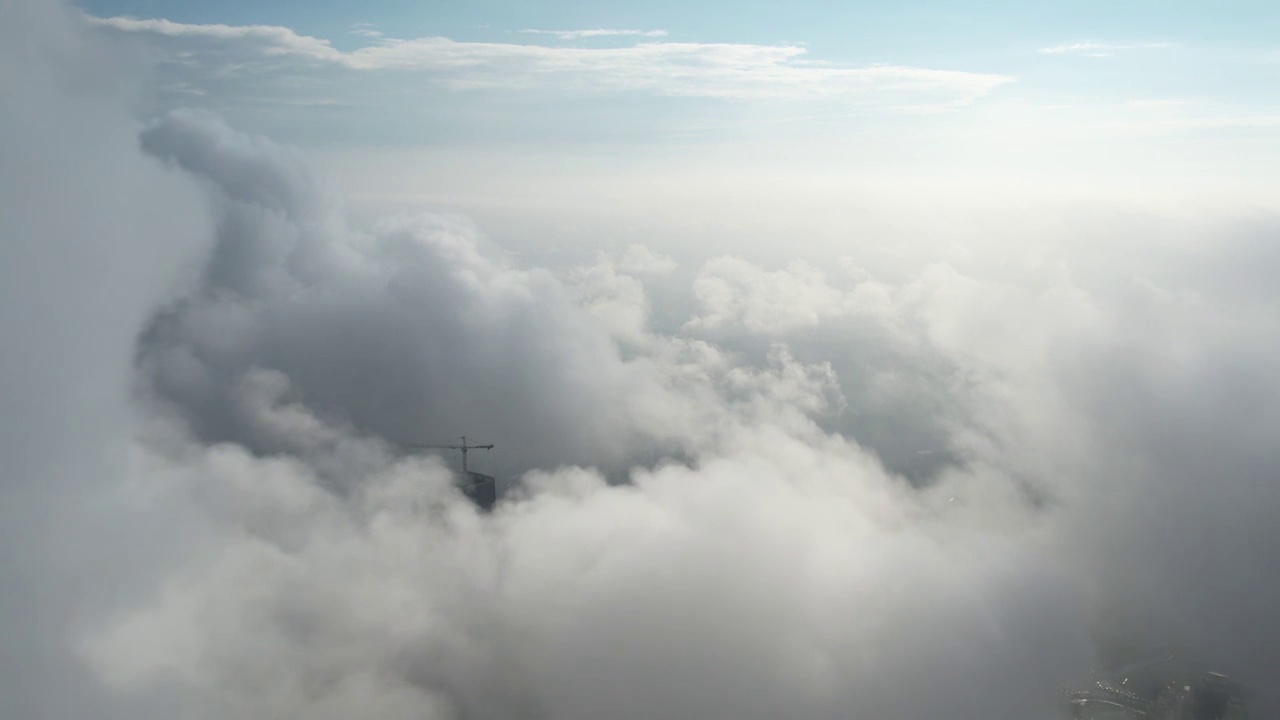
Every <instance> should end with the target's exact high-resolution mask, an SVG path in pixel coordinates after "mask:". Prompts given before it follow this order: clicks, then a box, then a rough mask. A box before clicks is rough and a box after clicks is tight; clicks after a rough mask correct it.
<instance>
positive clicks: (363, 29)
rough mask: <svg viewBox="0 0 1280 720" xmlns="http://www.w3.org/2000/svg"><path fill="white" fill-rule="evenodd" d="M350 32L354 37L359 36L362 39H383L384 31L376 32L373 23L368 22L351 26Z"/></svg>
mask: <svg viewBox="0 0 1280 720" xmlns="http://www.w3.org/2000/svg"><path fill="white" fill-rule="evenodd" d="M349 32H350V33H351V34H352V35H359V36H361V37H367V38H380V37H382V31H381V30H374V29H373V23H367V22H361V23H355V24H354V25H352V26H351V30H350V31H349Z"/></svg>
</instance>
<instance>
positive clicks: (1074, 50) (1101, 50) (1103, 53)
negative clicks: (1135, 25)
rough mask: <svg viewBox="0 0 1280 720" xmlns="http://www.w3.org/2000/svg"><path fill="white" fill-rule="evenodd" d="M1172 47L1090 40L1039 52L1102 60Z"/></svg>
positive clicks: (1152, 43)
mask: <svg viewBox="0 0 1280 720" xmlns="http://www.w3.org/2000/svg"><path fill="white" fill-rule="evenodd" d="M1173 46H1174V45H1173V43H1168V42H1146V43H1100V42H1093V41H1091V40H1090V41H1085V42H1076V43H1064V44H1062V45H1051V46H1049V47H1043V48H1040V52H1042V53H1044V54H1045V55H1084V56H1086V57H1096V58H1104V57H1111V56H1112V55H1114V54H1116V53H1118V52H1129V51H1132V50H1163V49H1165V48H1171V47H1173Z"/></svg>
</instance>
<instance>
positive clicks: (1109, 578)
mask: <svg viewBox="0 0 1280 720" xmlns="http://www.w3.org/2000/svg"><path fill="white" fill-rule="evenodd" d="M0 41H3V42H2V43H0V47H3V50H2V51H0V52H3V54H4V58H5V62H4V63H3V66H2V67H3V70H0V79H2V81H3V85H2V86H0V89H3V91H4V95H5V97H6V98H7V99H11V100H10V101H7V102H6V103H5V104H4V107H3V108H2V109H0V138H3V145H4V147H5V148H7V149H9V150H7V152H8V153H9V154H7V156H6V162H5V163H3V165H0V236H2V237H3V242H2V244H0V293H3V299H4V302H3V303H0V331H3V333H4V338H5V343H4V348H5V349H4V352H3V355H2V356H0V357H2V361H0V393H2V395H3V398H4V400H5V402H4V404H3V421H2V422H0V458H2V459H3V467H4V472H3V474H2V475H0V493H2V494H3V510H2V511H0V512H2V513H3V518H4V527H3V530H0V533H2V534H0V537H3V544H4V548H5V557H6V562H5V563H4V565H3V568H2V569H0V629H2V630H3V638H4V642H3V644H2V649H0V658H3V673H0V675H2V676H3V679H0V688H2V689H3V693H0V708H3V714H5V715H6V716H13V717H59V718H90V717H93V718H100V717H121V718H124V717H129V718H160V717H174V716H179V717H192V718H222V717H243V718H253V719H257V718H262V719H267V718H295V717H314V718H334V719H337V718H348V717H353V716H359V717H366V718H371V719H373V720H399V719H401V718H404V719H408V718H427V719H430V720H436V719H454V718H456V719H459V720H461V719H466V718H484V719H489V718H494V719H502V718H511V719H517V718H546V719H547V720H562V719H563V720H574V719H577V718H583V719H586V718H601V717H611V718H655V717H670V718H697V719H699V720H704V719H707V720H710V719H714V718H777V717H801V718H836V717H848V718H886V717H888V718H931V717H948V718H973V719H974V720H977V719H979V718H983V719H986V718H1011V719H1013V718H1018V719H1026V718H1053V717H1057V716H1059V714H1060V713H1061V693H1060V690H1061V688H1062V687H1063V685H1064V684H1068V683H1072V682H1076V681H1078V680H1079V679H1081V678H1082V677H1084V676H1085V674H1086V673H1087V672H1088V671H1089V670H1090V669H1091V668H1094V667H1097V666H1099V665H1103V666H1105V665H1110V664H1117V663H1121V662H1125V661H1128V660H1132V659H1136V658H1140V657H1144V656H1146V655H1150V654H1153V653H1157V652H1162V651H1164V650H1167V649H1169V648H1176V649H1178V650H1179V651H1180V652H1182V653H1185V654H1187V655H1188V656H1192V657H1195V658H1196V659H1197V660H1199V661H1201V662H1204V663H1206V664H1208V665H1210V666H1212V667H1213V668H1215V669H1219V670H1222V671H1224V672H1229V673H1231V674H1232V675H1234V676H1238V677H1239V678H1240V679H1242V680H1243V681H1245V682H1247V683H1250V684H1251V685H1252V686H1253V688H1254V691H1255V693H1256V694H1257V695H1258V697H1257V698H1256V702H1257V710H1258V711H1259V712H1260V713H1261V716H1269V714H1271V713H1274V712H1276V710H1277V708H1278V707H1280V698H1277V697H1276V696H1275V692H1274V690H1273V688H1272V687H1270V683H1269V682H1268V681H1269V679H1270V678H1271V677H1273V676H1274V674H1275V673H1276V672H1277V671H1280V656H1278V655H1277V650H1276V649H1275V648H1277V647H1280V637H1277V635H1280V627H1278V626H1277V623H1276V622H1275V620H1274V618H1273V615H1274V610H1273V608H1275V607H1278V606H1280V580H1277V579H1276V578H1280V572H1278V571H1280V567H1278V565H1280V559H1278V558H1280V531H1277V530H1276V529H1275V523H1274V521H1273V518H1274V515H1275V513H1276V511H1277V510H1280V487H1278V486H1277V483H1276V468H1277V467H1280V458H1278V457H1277V452H1278V451H1277V449H1276V448H1277V447H1280V417H1278V415H1280V411H1277V409H1276V408H1277V401H1278V400H1280V378H1278V377H1277V375H1276V373H1275V372H1274V370H1275V368H1276V367H1280V345H1277V343H1276V342H1275V338H1277V337H1280V327H1278V325H1280V312H1277V310H1280V307H1278V306H1280V302H1278V300H1280V298H1278V297H1277V294H1276V291H1275V289H1274V284H1273V283H1272V282H1271V277H1270V273H1269V268H1270V267H1273V266H1274V262H1273V261H1274V259H1275V250H1274V248H1275V244H1274V243H1275V241H1276V237H1275V235H1276V232H1277V228H1280V224H1277V220H1278V219H1280V218H1277V216H1276V214H1275V213H1274V212H1273V211H1271V210H1267V209H1265V208H1263V209H1258V208H1254V209H1251V210H1248V211H1241V210H1240V209H1239V208H1236V209H1234V210H1225V209H1223V208H1222V207H1221V206H1217V207H1215V206H1211V205H1204V206H1197V207H1190V208H1188V207H1183V208H1179V209H1178V210H1177V211H1162V210H1161V209H1160V208H1159V207H1158V206H1143V207H1141V208H1134V207H1133V206H1130V205H1123V204H1122V205H1119V206H1117V205H1115V204H1106V203H1103V202H1101V201H1091V203H1086V204H1080V203H1077V204H1075V205H1074V208H1075V209H1074V210H1073V211H1072V212H1070V213H1059V212H1053V213H1052V214H1050V213H1051V212H1052V211H1050V210H1047V209H1045V208H1047V207H1048V206H1047V205H1040V206H1036V207H1035V208H1033V209H1032V210H1023V211H1019V210H1017V209H1009V210H1002V211H1001V213H1000V214H997V215H991V214H983V213H987V212H988V211H989V210H990V207H991V205H992V204H997V205H998V204H999V203H998V202H997V199H989V200H988V203H987V204H985V205H983V208H984V209H983V210H982V211H981V212H979V211H977V210H975V211H974V213H972V214H968V215H965V214H964V213H963V211H962V209H960V210H957V209H956V205H957V204H961V205H962V204H963V203H957V202H956V200H955V198H942V197H938V198H934V197H932V196H930V195H929V194H928V193H927V192H925V191H924V190H921V191H920V195H919V196H918V197H916V198H914V201H913V202H914V206H915V207H917V208H918V207H928V206H930V203H935V202H936V203H937V205H938V206H939V207H942V206H946V207H947V208H949V209H948V210H947V211H946V213H943V214H942V215H941V218H940V219H938V220H936V221H930V220H922V219H920V218H918V217H914V216H910V210H909V209H902V210H901V213H902V214H903V216H902V217H899V218H896V219H894V217H893V216H894V214H895V213H898V212H899V210H900V208H899V206H897V205H889V206H884V207H880V208H879V209H878V210H876V213H878V214H879V215H880V216H883V217H888V218H889V219H888V220H886V221H884V222H883V223H880V224H878V225H877V227H878V228H879V234H877V235H875V236H874V237H863V238H859V237H855V236H852V235H850V236H849V237H848V239H846V240H841V239H832V238H833V237H834V236H827V237H825V238H821V237H809V236H806V234H805V233H803V232H800V231H798V230H797V231H796V232H794V233H792V234H790V235H787V236H786V237H779V238H776V239H775V240H774V241H773V242H765V241H764V240H762V239H760V237H759V236H756V237H752V238H750V239H743V240H742V241H741V242H739V243H737V244H735V243H734V242H733V237H734V236H733V235H732V229H733V227H734V226H735V221H736V222H739V223H740V222H741V218H737V219H735V218H734V217H731V216H730V215H731V213H729V212H728V211H726V210H725V208H724V206H720V205H716V204H714V203H709V204H707V205H706V206H705V207H703V208H702V212H703V213H704V215H705V217H704V220H705V222H704V223H703V225H702V226H703V227H704V228H706V229H707V233H708V239H707V242H706V243H704V244H695V245H692V246H689V245H686V244H684V243H681V242H674V241H673V240H672V237H673V236H672V235H666V234H664V233H663V230H662V227H663V226H662V222H658V221H655V223H654V225H653V226H645V225H637V224H635V223H634V222H632V221H633V220H634V218H635V217H636V216H638V215H642V214H644V213H645V212H646V211H647V209H648V208H649V207H651V204H652V203H655V202H659V201H658V200H654V196H652V195H651V196H646V197H645V198H641V199H637V200H634V201H633V202H632V203H631V204H627V202H626V200H627V198H626V197H625V196H621V197H622V199H621V200H619V207H620V208H621V209H618V210H617V211H616V217H615V218H614V219H615V221H616V223H617V232H616V234H613V235H608V236H605V235H601V236H600V237H599V239H598V240H595V241H592V240H590V238H587V239H583V238H582V237H581V236H580V235H574V237H573V244H574V249H573V250H572V251H562V250H563V248H564V247H565V246H564V245H560V246H557V245H556V243H557V242H566V241H565V239H564V238H563V237H561V238H560V239H559V240H557V239H556V238H554V237H550V236H551V235H554V234H555V231H554V229H553V228H554V227H555V225H541V226H539V225H538V224H536V223H523V224H522V223H519V222H512V223H510V224H506V225H503V224H502V223H501V221H500V220H499V219H497V216H496V215H493V216H490V215H486V214H485V213H484V212H477V213H476V214H475V217H469V216H467V215H466V214H463V213H462V212H460V211H461V210H462V209H463V208H460V207H458V206H456V205H453V206H450V205H449V204H448V203H441V204H439V206H438V207H435V208H433V209H427V210H424V209H423V208H399V209H398V210H397V211H395V212H385V213H382V212H370V211H368V209H367V208H366V209H365V210H362V211H360V212H354V211H352V210H351V209H350V207H349V203H350V201H349V199H348V198H347V197H346V194H347V193H346V192H345V190H344V189H343V185H344V181H342V180H340V179H337V178H335V177H333V176H332V175H331V174H327V173H326V171H325V170H324V169H322V168H321V167H320V166H321V165H323V163H319V162H317V161H316V160H315V158H314V157H313V156H311V155H309V154H308V153H307V152H306V151H304V150H301V149H298V148H292V147H290V146H289V145H288V144H287V143H286V142H281V138H276V139H272V138H268V137H265V136H261V135H255V134H252V133H249V132H245V131H243V130H240V129H237V128H236V127H233V126H232V125H230V124H228V123H227V121H226V120H224V119H223V118H222V117H220V116H219V115H217V114H215V113H212V112H209V111H207V110H191V109H175V110H172V111H168V112H164V113H162V114H159V115H153V114H145V113H144V114H145V117H141V118H139V117H138V115H139V113H138V112H137V109H138V107H139V104H138V103H137V102H136V99H137V97H138V95H139V92H140V90H139V87H140V86H141V85H142V84H143V83H145V79H146V77H147V76H146V72H147V70H146V66H145V65H144V64H140V63H139V62H138V58H137V57H136V56H135V55H133V54H131V53H129V52H127V51H126V50H124V49H122V48H121V47H120V46H118V44H117V42H116V41H115V40H112V39H110V38H104V37H103V36H101V35H99V34H95V33H94V32H93V31H92V30H91V29H89V28H87V27H86V26H85V25H84V23H83V21H82V20H81V19H80V18H78V17H77V16H75V15H73V14H72V13H70V12H69V11H66V10H65V9H62V8H59V7H57V6H53V5H48V4H44V3H36V2H19V3H18V4H17V5H15V6H13V7H11V8H8V9H6V10H5V21H4V22H0ZM286 139H287V138H286ZM346 182H349V180H348V181H346ZM726 192H728V191H726ZM729 194H730V195H731V193H729ZM584 197H585V198H586V200H584V201H582V202H579V203H577V204H572V203H570V204H567V205H563V206H560V205H555V206H550V205H549V206H547V207H541V208H535V210H536V212H537V213H539V214H541V215H542V216H554V217H555V218H556V219H557V221H558V222H560V221H562V222H563V223H564V224H566V225H572V224H573V223H575V222H586V223H588V226H591V225H590V224H591V223H596V224H600V223H605V222H606V221H608V219H609V217H610V216H609V213H608V212H603V211H598V210H597V211H593V210H591V209H590V207H588V206H590V205H591V202H590V200H591V197H592V196H591V194H590V192H588V191H587V190H586V189H584ZM695 198H696V196H695ZM535 199H536V196H535ZM690 202H692V201H690ZM428 204H429V203H428ZM784 207H786V203H776V204H774V205H769V204H768V203H767V202H764V201H762V202H761V203H758V204H753V206H752V213H758V214H760V215H762V216H766V215H767V216H768V221H769V224H768V227H769V228H787V227H791V228H796V229H798V228H804V227H810V226H811V225H812V223H813V218H812V217H803V216H800V215H799V214H797V215H795V216H791V215H788V214H786V213H784V212H782V211H781V208H784ZM770 208H772V211H771V210H770ZM669 209H670V208H669ZM696 210H697V208H695V209H694V211H696ZM694 211H686V209H684V208H681V209H679V210H678V211H675V210H673V211H672V212H676V213H677V214H679V213H686V212H694ZM770 212H772V214H770ZM947 213H959V215H960V216H963V217H966V218H968V219H969V222H970V223H971V224H970V225H968V226H966V227H963V228H962V227H961V226H959V225H957V224H955V223H953V222H952V219H953V218H954V217H956V216H955V215H950V214H947ZM1036 213H1041V214H1039V215H1036ZM1028 215H1032V217H1027V216H1028ZM506 217H508V219H509V218H510V217H513V216H512V215H510V214H508V215H507V216H506ZM667 217H668V219H669V216H667ZM686 217H687V215H686ZM993 217H997V218H1005V219H1006V220H1007V219H1008V218H1014V217H1021V218H1022V219H1021V220H1019V221H1017V222H1012V221H1010V222H1004V221H1000V222H995V223H994V224H998V225H1000V227H1001V230H1000V232H999V234H997V235H993V236H992V237H988V238H986V239H985V240H981V239H976V238H975V237H974V234H976V232H977V229H981V228H983V227H990V226H991V225H990V224H991V223H993V221H992V219H991V218H993ZM584 218H585V220H584ZM831 218H832V216H826V219H827V220H829V221H831V222H836V220H832V219H831ZM866 222H871V221H866ZM876 222H879V221H876ZM486 223H489V224H488V225H487V224H486ZM669 225H670V227H668V228H667V229H668V230H670V231H671V233H674V234H683V235H681V236H682V237H684V236H687V234H688V233H690V232H691V227H693V226H692V225H689V224H683V225H682V224H680V223H674V224H672V223H669ZM491 227H496V228H499V229H498V230H493V229H490V228H491ZM578 227H579V228H581V227H582V226H578ZM549 228H552V229H549ZM637 228H640V229H642V230H646V232H647V231H649V230H652V235H653V236H652V237H644V236H643V235H644V233H640V232H638V231H637ZM579 232H581V231H580V230H579ZM522 233H523V236H522ZM712 234H718V237H716V238H712V237H710V235H712ZM744 237H745V236H744ZM806 237H809V239H807V240H806ZM464 433H465V434H466V435H467V437H468V439H470V440H473V441H479V442H484V443H489V442H492V443H494V444H495V446H496V447H495V448H494V450H492V451H489V452H487V453H484V454H479V453H477V454H475V455H472V456H470V458H469V460H470V462H471V463H472V464H473V467H475V468H476V469H480V470H482V471H484V472H487V473H490V474H493V475H496V476H498V477H500V478H501V479H502V480H503V481H504V484H505V485H506V486H507V487H508V491H507V493H506V495H505V497H504V498H503V499H502V501H501V502H500V503H499V504H498V506H497V507H495V508H494V509H493V511H492V512H482V511H480V510H479V509H477V508H476V507H474V506H473V505H472V504H471V503H470V502H468V501H467V499H466V498H465V497H464V496H463V495H462V493H461V492H459V491H458V489H457V488H456V486H455V484H454V475H453V471H454V469H455V468H456V458H451V457H449V456H448V455H445V454H439V453H430V452H425V451H423V450H421V449H416V448H415V447H414V446H415V445H422V444H434V443H440V442H447V441H450V440H451V439H452V438H456V437H457V436H460V435H462V434H464Z"/></svg>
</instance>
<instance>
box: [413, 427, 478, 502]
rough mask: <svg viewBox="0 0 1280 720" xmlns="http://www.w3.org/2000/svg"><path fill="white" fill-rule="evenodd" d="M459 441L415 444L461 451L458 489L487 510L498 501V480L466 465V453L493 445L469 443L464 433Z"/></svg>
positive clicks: (417, 446) (429, 448) (434, 448)
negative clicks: (460, 472)
mask: <svg viewBox="0 0 1280 720" xmlns="http://www.w3.org/2000/svg"><path fill="white" fill-rule="evenodd" d="M459 439H460V440H461V441H462V442H461V443H446V444H442V445H415V446H414V447H416V448H421V449H427V450H458V451H460V452H461V453H462V474H461V476H460V477H459V478H458V489H460V490H462V494H463V495H466V496H467V497H468V498H470V499H471V502H473V503H475V504H476V505H477V506H478V507H479V508H480V509H481V510H489V509H490V508H492V507H493V506H494V503H496V502H498V482H497V480H496V479H495V478H494V477H493V476H492V475H484V474H481V473H478V472H475V471H473V470H471V468H469V467H467V453H468V452H469V451H471V450H492V449H493V445H492V444H489V445H469V444H467V438H466V436H465V435H464V436H463V437H461V438H459Z"/></svg>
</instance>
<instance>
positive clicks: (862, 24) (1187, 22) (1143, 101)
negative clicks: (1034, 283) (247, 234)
mask: <svg viewBox="0 0 1280 720" xmlns="http://www.w3.org/2000/svg"><path fill="white" fill-rule="evenodd" d="M84 7H85V10H86V11H87V12H88V13H90V14H92V15H94V16H96V17H98V18H101V19H102V21H103V26H104V28H105V29H107V30H109V31H112V32H115V33H118V34H124V35H129V36H132V37H133V39H134V40H136V41H137V42H139V43H140V44H142V45H143V46H145V47H146V48H147V49H148V57H150V58H152V59H154V60H156V61H157V62H158V63H159V64H158V69H157V73H158V75H159V77H158V78H157V81H156V83H155V86H154V87H152V88H151V89H150V90H151V92H152V93H153V95H154V97H153V101H154V103H155V104H156V105H157V106H158V107H171V106H178V105H182V106H199V107H208V108H214V109H217V110H219V111H220V112H222V113H223V114H225V115H226V116H228V117H229V118H230V119H231V120H233V121H234V122H236V123H237V124H238V125H239V126H241V127H244V128H245V129H247V130H250V131H261V132H265V133H267V134H269V135H271V136H273V137H281V138H288V140H289V141H290V142H291V143H294V144H301V145H305V146H311V147H316V148H325V149H329V150H352V149H363V148H370V147H380V146H388V145H390V146H394V147H395V148H396V149H395V150H394V152H395V153H403V152H404V151H405V150H407V149H409V148H430V149H432V150H434V151H437V152H439V151H441V150H442V149H444V148H452V149H453V151H455V152H467V153H471V154H482V153H486V152H493V151H494V150H495V148H503V149H507V150H509V149H511V148H512V146H516V147H519V148H521V149H522V150H523V154H524V155H536V156H540V157H543V156H547V155H551V156H553V157H554V158H556V159H557V160H559V161H560V162H564V161H565V159H566V158H578V159H580V160H581V162H584V163H587V164H589V165H594V164H595V163H596V162H598V161H599V158H600V156H601V155H603V156H605V157H607V158H609V161H608V162H606V164H605V166H604V167H603V168H597V171H598V172H602V173H604V174H609V175H612V174H616V173H617V172H618V163H624V162H625V163H636V162H649V163H652V162H656V161H659V160H662V159H668V160H669V161H671V162H677V163H679V164H680V165H681V167H682V169H684V171H686V172H687V171H688V168H690V167H692V168H696V169H698V170H700V171H702V172H705V173H720V174H723V173H742V172H743V168H742V167H741V165H742V164H744V163H745V164H748V165H757V166H758V164H759V163H760V161H761V160H762V159H769V160H772V161H773V162H772V164H771V165H770V170H771V171H772V172H774V173H779V172H786V171H790V172H793V173H795V172H799V173H807V174H813V173H818V174H832V173H834V174H850V173H851V172H852V171H853V170H854V168H857V169H860V170H862V171H864V172H865V171H871V172H876V173H887V172H892V173H895V174H906V175H909V176H912V177H916V178H921V177H923V178H933V179H935V180H936V179H937V178H939V177H955V176H957V175H958V176H962V177H966V178H972V177H973V176H974V175H978V176H980V177H984V178H992V177H994V178H996V179H1000V180H1006V181H1007V180H1009V179H1011V178H1013V179H1014V180H1015V182H1014V184H1015V185H1016V184H1017V180H1018V179H1023V178H1034V179H1036V180H1038V181H1040V182H1048V181H1065V180H1070V181H1072V182H1073V183H1075V184H1086V185H1087V184H1093V183H1098V182H1101V181H1104V180H1110V181H1111V182H1112V183H1113V184H1116V183H1117V181H1118V178H1123V179H1124V180H1125V181H1128V182H1131V183H1132V182H1138V183H1145V184H1150V183H1160V182H1168V181H1169V180H1170V178H1169V175H1170V174H1177V173H1179V172H1184V173H1185V172H1191V173H1194V174H1195V175H1197V176H1198V177H1200V178H1211V179H1212V180H1213V181H1216V182H1218V183H1223V182H1226V183H1229V184H1233V185H1238V184H1240V183H1241V182H1242V181H1243V182H1244V183H1245V184H1248V185H1257V184H1261V185H1263V186H1265V188H1266V191H1267V192H1271V191H1274V185H1273V184H1272V180H1273V175H1272V173H1271V172H1270V168H1271V167H1273V166H1274V165H1275V163H1276V161H1277V159H1278V158H1277V157H1276V155H1275V148H1276V142H1275V140H1276V137H1277V130H1278V127H1280V109H1278V108H1277V104H1278V103H1280V96H1278V94H1277V93H1278V92H1280V91H1277V89H1276V88H1277V87H1278V85H1277V83H1276V79H1277V75H1278V73H1280V57H1277V51H1276V48H1275V46H1274V42H1273V40H1272V39H1273V38H1274V36H1275V35H1276V34H1277V32H1280V11H1277V10H1276V9H1275V8H1274V7H1272V6H1270V5H1269V4H1267V3H1262V2H1240V3H1224V4H1215V5H1209V4H1206V3H1195V2H1179V3H1153V2H1147V3H1136V2H1135V3H1123V4H1116V3H954V2H948V3H811V2H799V3H765V2H745V3H737V2H735V3H715V2H712V3H696V4H693V5H690V4H688V3H642V4H635V5H634V6H633V7H617V6H615V5H609V6H601V5H599V4H586V3H562V2H533V3H489V2H481V3H457V4H444V5H433V4H429V3H427V4H424V3H407V2H388V3H372V4H361V5H359V6H355V5H338V4H323V5H316V4H314V3H297V4H294V3H238V2H233V3H216V4H193V3H164V2H114V1H112V2H91V3H88V4H87V5H85V6H84ZM126 18H132V19H131V20H130V19H126ZM161 20H163V21H168V22H157V21H161ZM518 157H519V156H517V158H518ZM362 158H363V161H364V162H365V163H367V164H372V165H374V166H377V167H378V168H379V172H381V170H383V169H385V165H386V161H385V160H383V161H381V162H379V161H378V160H375V159H373V156H372V155H369V154H363V155H362ZM673 158H674V159H673ZM780 158H782V160H780ZM508 162H509V163H511V164H512V165H514V166H516V168H517V170H518V171H520V172H522V173H528V174H534V175H536V174H545V171H534V170H530V169H527V168H524V167H523V166H522V163H521V162H520V161H519V159H508ZM778 164H781V165H783V166H784V167H783V168H779V167H776V165H778ZM564 170H568V168H565V169H564ZM564 170H562V172H561V173H557V174H563V173H564ZM420 172H421V171H420ZM463 174H464V175H466V174H467V173H463ZM463 183H464V184H467V185H469V186H470V185H474V184H475V183H474V182H471V181H469V180H468V179H465V178H464V180H463ZM1204 184H1208V185H1211V184H1212V183H1204ZM1204 184H1202V186H1200V187H1197V190H1200V191H1204V190H1206V189H1207V188H1205V187H1203V185H1204ZM380 192H385V191H381V190H380Z"/></svg>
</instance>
